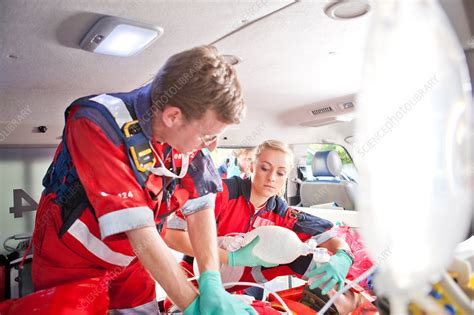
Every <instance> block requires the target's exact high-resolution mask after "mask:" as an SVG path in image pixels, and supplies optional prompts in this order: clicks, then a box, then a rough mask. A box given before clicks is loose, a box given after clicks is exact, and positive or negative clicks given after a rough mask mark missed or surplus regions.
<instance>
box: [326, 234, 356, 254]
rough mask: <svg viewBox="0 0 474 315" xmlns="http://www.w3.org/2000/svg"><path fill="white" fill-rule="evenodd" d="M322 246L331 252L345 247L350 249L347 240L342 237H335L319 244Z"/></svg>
mask: <svg viewBox="0 0 474 315" xmlns="http://www.w3.org/2000/svg"><path fill="white" fill-rule="evenodd" d="M319 246H320V247H324V248H327V249H328V250H329V251H330V252H332V253H335V252H337V251H338V250H340V249H345V250H348V251H350V250H351V249H350V247H349V245H347V243H346V241H345V240H343V239H342V238H340V237H333V238H331V239H329V240H327V241H326V242H324V243H321V244H319Z"/></svg>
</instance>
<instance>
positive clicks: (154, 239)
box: [126, 227, 197, 310]
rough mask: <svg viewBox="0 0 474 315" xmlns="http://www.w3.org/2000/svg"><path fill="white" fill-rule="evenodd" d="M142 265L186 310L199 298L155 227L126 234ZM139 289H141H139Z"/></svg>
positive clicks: (177, 303) (180, 306)
mask: <svg viewBox="0 0 474 315" xmlns="http://www.w3.org/2000/svg"><path fill="white" fill-rule="evenodd" d="M126 234H127V237H128V239H129V240H130V243H131V245H132V247H133V249H134V251H135V254H136V255H137V257H138V259H139V260H140V262H141V263H142V265H143V266H144V267H145V268H146V269H147V270H148V272H149V273H150V274H151V275H152V277H153V278H154V279H155V280H156V281H158V283H159V284H160V285H161V286H162V287H163V289H164V290H165V291H166V293H167V294H168V296H169V297H170V298H171V300H172V301H173V302H174V303H175V304H176V305H177V306H178V307H179V308H180V309H182V310H184V309H185V308H186V307H187V306H188V305H189V304H190V303H191V302H192V301H193V300H194V299H195V298H196V296H197V293H196V289H195V288H194V286H193V285H192V284H191V283H190V282H188V281H187V280H186V278H185V276H184V274H183V272H182V271H181V269H180V268H179V266H178V264H177V263H176V259H175V258H174V257H173V255H172V254H171V252H170V251H169V249H168V247H167V246H166V244H165V242H164V241H163V240H162V238H161V237H160V235H159V234H158V231H157V230H156V228H155V227H144V228H139V229H135V230H131V231H128V232H126ZM137 289H139V288H137Z"/></svg>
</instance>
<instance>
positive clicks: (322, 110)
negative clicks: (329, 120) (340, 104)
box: [311, 106, 333, 116]
mask: <svg viewBox="0 0 474 315" xmlns="http://www.w3.org/2000/svg"><path fill="white" fill-rule="evenodd" d="M332 111H333V110H332V107H331V106H328V107H323V108H318V109H314V110H312V111H311V114H312V115H313V116H317V115H321V114H324V113H330V112H332Z"/></svg>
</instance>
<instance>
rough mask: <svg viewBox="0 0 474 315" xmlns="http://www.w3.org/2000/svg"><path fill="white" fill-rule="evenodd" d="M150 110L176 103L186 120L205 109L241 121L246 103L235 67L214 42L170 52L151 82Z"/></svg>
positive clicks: (223, 118) (197, 116) (221, 117)
mask: <svg viewBox="0 0 474 315" xmlns="http://www.w3.org/2000/svg"><path fill="white" fill-rule="evenodd" d="M151 100H152V108H153V110H160V111H163V109H164V108H165V106H166V105H173V106H176V107H178V108H179V109H180V110H181V111H182V112H183V114H184V117H185V118H186V119H188V120H194V119H200V118H202V117H203V115H204V114H205V113H206V111H207V110H208V109H212V110H214V112H215V113H216V114H217V117H218V119H219V120H220V121H221V122H224V123H228V124H236V123H240V122H241V121H242V119H243V117H244V116H245V103H244V100H243V97H242V91H241V88H240V83H239V80H238V78H237V74H236V71H235V69H234V68H233V67H232V65H231V64H229V63H228V62H227V61H226V60H225V59H224V58H223V57H222V56H221V55H219V53H218V51H217V49H216V48H215V47H214V46H199V47H195V48H193V49H190V50H186V51H183V52H181V53H178V54H176V55H173V56H171V57H170V58H169V59H168V60H167V61H166V63H165V64H164V65H163V66H162V67H161V69H160V71H159V72H158V74H157V75H156V77H155V79H154V80H153V83H152V92H151Z"/></svg>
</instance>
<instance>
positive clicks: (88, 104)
mask: <svg viewBox="0 0 474 315" xmlns="http://www.w3.org/2000/svg"><path fill="white" fill-rule="evenodd" d="M73 106H81V107H82V108H83V109H92V110H96V111H97V112H98V113H100V115H97V117H99V116H102V118H96V120H102V121H103V122H107V123H108V124H107V125H109V127H111V128H112V130H113V131H112V130H109V132H110V135H112V134H114V133H115V136H117V137H120V141H121V142H123V143H124V144H125V146H126V147H127V155H128V157H129V159H130V166H131V167H132V169H133V173H134V174H135V178H136V179H137V181H138V183H139V184H140V186H142V187H145V184H146V179H147V177H148V176H147V174H144V173H141V172H140V171H138V169H137V167H136V165H135V163H134V162H133V159H132V157H131V156H130V152H129V147H130V143H129V142H130V141H132V138H129V139H130V140H128V139H127V138H125V135H124V134H123V132H122V130H121V129H120V127H119V125H118V124H117V122H116V121H115V118H114V117H113V116H112V114H111V113H110V112H109V110H108V109H107V108H106V107H105V106H104V105H102V104H99V103H96V102H94V101H91V100H89V99H88V98H81V99H78V100H76V101H74V102H73V103H72V104H71V105H70V106H69V107H68V108H67V109H66V113H65V115H66V120H67V117H68V115H69V111H70V108H71V107H73ZM83 109H81V110H83ZM81 110H79V111H81ZM112 137H113V136H112ZM63 138H64V137H63ZM114 143H115V142H114Z"/></svg>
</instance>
